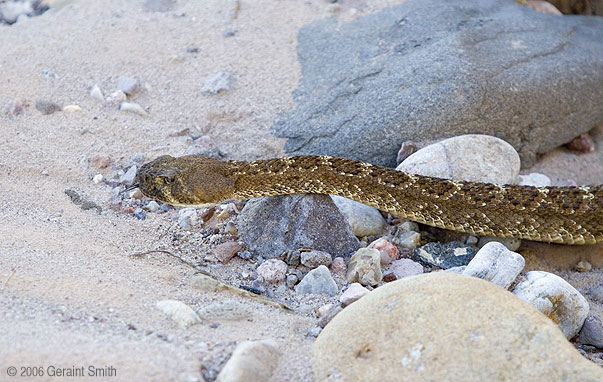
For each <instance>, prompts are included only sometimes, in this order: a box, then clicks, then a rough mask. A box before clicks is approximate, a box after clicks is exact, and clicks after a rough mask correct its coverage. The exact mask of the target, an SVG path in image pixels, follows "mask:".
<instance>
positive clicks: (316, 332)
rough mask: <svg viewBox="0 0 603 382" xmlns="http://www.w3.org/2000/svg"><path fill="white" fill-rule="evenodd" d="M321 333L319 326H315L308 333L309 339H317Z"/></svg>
mask: <svg viewBox="0 0 603 382" xmlns="http://www.w3.org/2000/svg"><path fill="white" fill-rule="evenodd" d="M320 332H322V328H321V327H320V326H315V327H313V328H312V329H310V331H309V332H308V335H309V336H310V337H318V335H319V334H320Z"/></svg>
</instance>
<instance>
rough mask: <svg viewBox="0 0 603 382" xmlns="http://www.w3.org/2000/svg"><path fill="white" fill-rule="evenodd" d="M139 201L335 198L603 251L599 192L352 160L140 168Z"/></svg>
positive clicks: (440, 222) (198, 160)
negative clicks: (456, 177) (435, 174)
mask: <svg viewBox="0 0 603 382" xmlns="http://www.w3.org/2000/svg"><path fill="white" fill-rule="evenodd" d="M137 184H138V186H139V188H140V190H141V191H142V193H143V194H144V195H146V196H148V197H150V198H154V199H158V200H161V201H164V202H166V203H170V204H174V205H189V206H195V205H201V204H206V203H219V202H223V201H226V200H235V199H248V198H256V197H262V196H273V195H283V194H298V193H318V194H335V195H340V196H343V197H346V198H349V199H353V200H356V201H358V202H361V203H364V204H367V205H370V206H373V207H376V208H378V209H380V210H383V211H387V212H390V213H392V214H393V215H396V216H400V217H405V218H408V219H410V220H413V221H416V222H419V223H424V224H427V225H430V226H435V227H440V228H446V229H451V230H455V231H462V232H467V233H472V234H477V235H487V236H497V237H516V238H522V239H529V240H535V241H544V242H552V243H564V244H595V243H603V186H600V185H597V186H582V187H530V186H516V185H497V184H489V183H475V182H459V181H453V180H448V179H439V178H432V177H427V176H421V175H414V174H409V173H405V172H401V171H396V170H393V169H390V168H385V167H380V166H375V165H371V164H368V163H364V162H358V161H354V160H350V159H343V158H337V157H328V156H299V157H289V158H276V159H267V160H258V161H250V162H243V161H220V160H216V159H212V158H207V157H203V156H198V155H189V156H184V157H179V158H174V157H171V156H162V157H159V158H157V159H155V160H154V161H151V162H149V163H146V164H144V165H143V166H142V167H141V169H140V171H139V173H138V175H137Z"/></svg>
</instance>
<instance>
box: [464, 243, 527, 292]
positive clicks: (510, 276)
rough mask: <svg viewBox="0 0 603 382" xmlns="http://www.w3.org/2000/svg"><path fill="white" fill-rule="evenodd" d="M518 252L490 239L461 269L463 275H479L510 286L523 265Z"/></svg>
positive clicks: (503, 285)
mask: <svg viewBox="0 0 603 382" xmlns="http://www.w3.org/2000/svg"><path fill="white" fill-rule="evenodd" d="M525 264H526V261H525V259H524V258H523V256H521V255H520V254H519V253H515V252H512V251H509V250H508V249H507V247H505V246H504V245H502V244H501V243H497V242H495V241H491V242H489V243H488V244H486V245H484V246H483V247H482V249H480V250H479V251H478V252H477V253H476V254H475V257H473V259H472V260H471V261H470V262H469V264H468V265H467V268H465V270H464V271H463V274H464V275H465V276H473V277H479V278H480V279H484V280H488V281H490V282H493V283H494V284H496V285H498V286H501V287H503V288H505V289H507V288H508V287H510V286H511V284H512V283H513V281H515V279H516V278H517V276H518V275H519V273H520V272H521V271H522V269H523V267H524V266H525Z"/></svg>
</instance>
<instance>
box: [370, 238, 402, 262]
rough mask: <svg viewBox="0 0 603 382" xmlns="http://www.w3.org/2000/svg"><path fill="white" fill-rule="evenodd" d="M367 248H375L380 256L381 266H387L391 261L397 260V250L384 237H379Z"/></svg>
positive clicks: (398, 255)
mask: <svg viewBox="0 0 603 382" xmlns="http://www.w3.org/2000/svg"><path fill="white" fill-rule="evenodd" d="M368 248H375V249H376V250H378V251H379V253H380V254H381V265H383V266H385V265H389V264H390V263H391V262H392V261H394V260H398V258H399V257H400V254H399V253H398V248H397V247H396V246H395V245H393V244H392V243H390V242H389V240H387V239H386V238H384V237H381V238H379V239H377V240H375V241H373V242H372V243H370V244H369V245H368Z"/></svg>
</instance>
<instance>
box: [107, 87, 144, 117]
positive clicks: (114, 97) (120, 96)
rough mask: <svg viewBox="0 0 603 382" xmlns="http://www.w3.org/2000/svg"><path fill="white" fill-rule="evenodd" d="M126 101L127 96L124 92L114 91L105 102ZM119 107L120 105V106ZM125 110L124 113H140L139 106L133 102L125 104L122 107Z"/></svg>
mask: <svg viewBox="0 0 603 382" xmlns="http://www.w3.org/2000/svg"><path fill="white" fill-rule="evenodd" d="M127 99H128V95H127V94H126V93H124V92H122V91H121V90H116V91H114V92H113V93H111V96H110V97H108V98H107V101H118V102H122V101H125V100H127ZM120 106H121V105H120ZM124 107H125V108H127V109H126V111H132V112H136V113H140V109H139V107H140V105H138V104H137V103H134V102H129V103H128V102H127V103H126V105H125V106H124Z"/></svg>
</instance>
